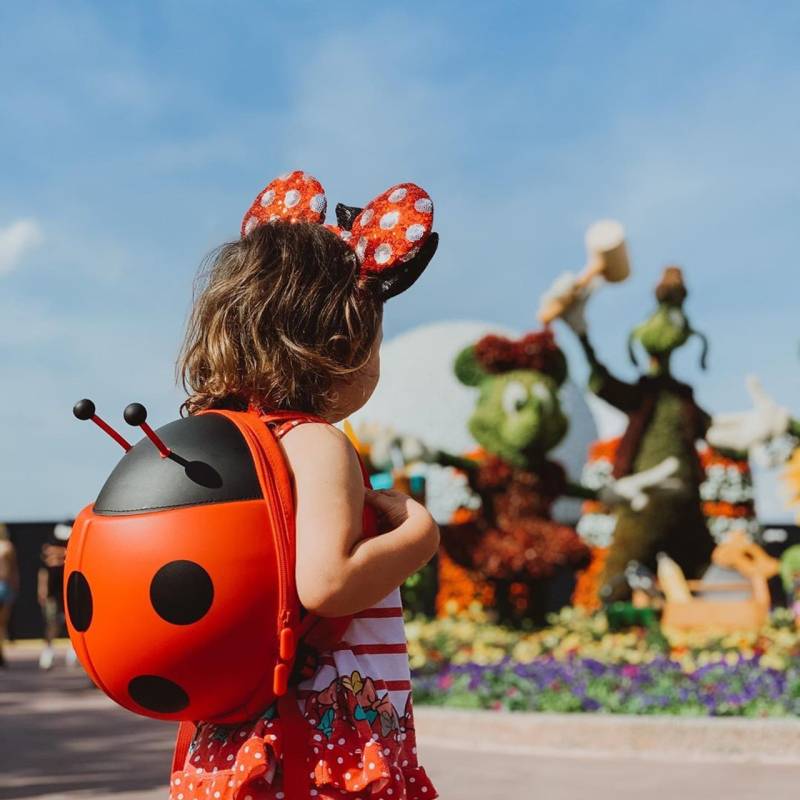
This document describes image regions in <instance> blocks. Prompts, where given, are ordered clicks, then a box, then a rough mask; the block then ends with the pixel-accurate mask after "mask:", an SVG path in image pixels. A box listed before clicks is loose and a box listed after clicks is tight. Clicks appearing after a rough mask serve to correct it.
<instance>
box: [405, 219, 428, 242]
mask: <svg viewBox="0 0 800 800" xmlns="http://www.w3.org/2000/svg"><path fill="white" fill-rule="evenodd" d="M424 235H425V226H424V225H420V224H419V223H415V224H414V225H409V226H408V227H407V228H406V239H407V240H408V241H409V242H418V241H419V240H420V239H421V238H422V237H423V236H424Z"/></svg>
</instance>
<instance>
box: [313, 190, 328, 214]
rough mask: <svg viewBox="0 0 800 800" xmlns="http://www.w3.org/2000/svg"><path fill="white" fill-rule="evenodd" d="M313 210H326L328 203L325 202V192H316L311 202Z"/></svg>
mask: <svg viewBox="0 0 800 800" xmlns="http://www.w3.org/2000/svg"><path fill="white" fill-rule="evenodd" d="M309 205H310V206H311V210H312V211H316V212H318V213H320V214H321V213H322V212H323V211H325V206H327V203H326V202H325V195H324V194H315V195H314V196H313V197H312V198H311V202H309Z"/></svg>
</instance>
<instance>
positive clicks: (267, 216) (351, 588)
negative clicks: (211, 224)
mask: <svg viewBox="0 0 800 800" xmlns="http://www.w3.org/2000/svg"><path fill="white" fill-rule="evenodd" d="M357 212H360V213H357ZM324 213H325V199H324V194H323V193H322V187H321V186H320V185H319V184H318V183H317V182H316V181H315V180H314V179H313V178H312V177H311V176H309V175H307V174H305V173H301V172H295V173H291V174H290V175H287V176H283V177H282V178H280V179H277V180H276V181H273V182H272V183H271V184H270V185H269V186H267V188H266V189H265V190H264V191H263V192H262V193H261V194H260V195H259V196H258V197H257V198H256V201H255V202H254V203H253V206H252V207H251V209H250V211H249V212H248V214H247V215H246V216H245V220H244V222H243V226H242V228H243V230H242V233H243V235H242V239H241V240H240V241H237V242H233V243H230V244H226V245H224V246H222V247H221V248H220V249H219V250H218V251H217V252H216V254H215V255H214V256H213V258H212V259H211V261H210V267H209V269H208V270H207V272H206V274H205V275H204V284H203V286H202V288H201V290H200V292H199V294H198V295H197V297H196V300H195V304H194V308H193V310H192V313H191V317H190V322H189V327H188V331H187V336H186V341H185V343H184V348H183V351H182V354H181V358H180V361H179V370H180V372H181V374H182V376H183V380H184V385H185V386H186V387H187V389H188V391H189V397H188V399H187V400H186V403H185V408H186V410H187V411H188V413H195V412H197V411H200V410H203V409H206V408H233V409H246V408H248V407H250V408H256V409H259V410H261V411H263V412H264V414H265V419H266V420H268V421H269V424H270V426H271V427H272V430H273V432H274V433H275V435H276V436H277V437H278V439H279V440H280V442H281V444H282V446H283V450H284V453H285V456H286V459H287V463H288V465H289V468H290V471H291V473H292V475H293V480H294V486H295V503H296V540H297V559H296V584H297V592H298V596H299V599H300V602H301V604H302V606H303V607H304V609H305V610H306V611H308V612H310V613H313V614H315V615H317V616H319V617H323V618H326V619H337V618H342V617H345V618H352V621H350V622H349V626H348V627H346V629H345V630H344V634H343V635H342V636H341V637H340V639H341V640H340V642H339V644H337V645H335V646H333V647H332V648H331V649H330V650H329V651H328V652H323V653H322V654H320V657H319V658H318V660H317V662H316V668H315V671H314V673H313V675H311V676H310V677H308V678H306V679H304V680H302V682H300V683H299V685H298V686H297V696H298V700H299V703H300V707H301V711H302V715H303V720H304V722H303V727H302V728H301V729H300V731H299V736H298V734H297V733H293V735H295V736H298V738H302V739H303V742H302V745H303V747H304V748H305V751H306V754H307V763H308V788H307V791H306V792H305V793H304V795H303V796H304V797H314V798H320V800H327V799H328V798H330V799H331V800H332V799H333V798H337V800H338V799H339V798H353V800H356V799H357V798H364V800H366V798H386V799H387V800H403V798H409V799H410V800H422V798H425V799H426V800H427V799H428V798H434V797H436V796H437V795H436V790H435V789H434V787H433V785H432V784H431V782H430V780H429V779H428V777H427V776H426V774H425V771H424V770H423V769H422V767H420V766H419V764H418V762H417V749H416V744H415V737H414V722H413V714H412V707H411V683H410V673H409V666H408V656H407V649H406V639H405V633H404V628H403V616H402V613H403V612H402V607H401V602H400V591H399V588H398V587H399V586H400V584H401V583H402V582H403V581H404V580H405V579H406V578H407V577H408V576H409V575H411V574H412V573H413V572H415V571H416V570H418V569H419V568H420V567H421V566H422V565H424V564H425V563H426V562H427V561H428V560H429V559H430V558H431V557H432V556H433V554H434V553H435V551H436V549H437V547H438V542H439V532H438V529H437V527H436V524H435V523H434V521H433V519H432V518H431V516H430V514H429V513H428V512H427V510H426V509H425V508H424V507H423V506H422V505H420V504H419V503H416V502H415V501H414V500H412V499H411V498H409V497H406V496H404V495H402V494H400V493H398V492H374V491H371V490H370V489H368V488H365V485H364V479H363V473H362V468H361V465H360V462H359V459H358V456H357V454H356V452H355V450H354V449H353V447H352V446H351V444H350V442H349V441H348V439H347V438H346V437H345V436H344V435H343V434H342V433H341V432H340V431H338V430H337V429H336V428H334V427H333V423H336V422H338V421H340V420H343V419H344V418H346V417H347V416H348V415H350V414H352V413H353V412H354V411H356V410H358V409H359V408H360V407H361V406H363V405H364V403H365V402H366V401H367V400H368V399H369V397H370V395H371V394H372V392H373V391H374V389H375V386H376V384H377V382H378V377H379V373H380V361H379V348H380V343H381V336H382V332H381V324H382V313H383V302H384V300H385V299H386V298H388V297H390V296H392V295H393V294H396V293H398V292H399V291H402V290H403V289H405V288H407V287H408V286H409V285H410V284H411V283H413V281H414V280H415V279H416V278H417V277H418V276H419V275H420V274H421V272H422V270H423V269H424V268H425V266H426V265H427V263H428V261H429V260H430V258H431V257H432V256H433V252H434V251H435V249H436V243H437V241H436V234H431V233H430V227H431V223H432V213H433V208H432V205H431V202H430V199H429V198H428V197H427V195H426V194H425V193H424V192H423V191H422V190H421V189H419V187H416V186H414V185H413V184H402V185H400V186H398V187H393V189H390V190H388V191H387V192H385V193H384V194H383V195H381V196H380V197H378V198H376V200H374V201H373V202H372V203H370V204H369V205H368V206H367V207H366V208H365V209H364V210H363V211H362V210H360V209H352V208H348V207H345V206H339V207H338V208H337V215H338V216H339V219H340V222H342V223H343V224H344V226H346V227H347V228H348V229H347V230H344V229H337V228H333V227H326V226H324V225H323V224H321V223H322V220H323V218H324ZM351 242H352V244H353V245H354V246H353V247H351V245H350V243H351ZM381 248H383V249H381ZM387 252H388V253H389V255H387ZM365 504H366V506H367V511H368V510H369V509H372V510H373V511H374V514H373V515H372V518H373V520H375V519H377V526H375V525H373V526H371V527H373V528H375V527H377V530H368V529H365V526H364V520H365V519H367V518H368V517H369V514H365ZM368 527H370V526H368ZM376 533H377V534H379V535H370V534H376ZM344 624H345V625H347V622H345V623H344ZM282 723H284V724H283V727H282ZM285 723H286V721H285V720H281V719H280V718H279V717H278V714H277V712H276V710H275V708H274V707H271V708H267V709H264V712H263V714H262V715H261V716H260V717H259V718H258V719H255V720H252V721H250V722H247V723H244V724H242V725H238V726H222V725H217V724H213V723H203V722H201V723H199V724H198V726H197V731H196V734H195V737H194V740H193V742H192V745H191V746H190V749H189V753H188V756H187V758H186V761H185V763H184V764H182V765H179V768H178V769H177V770H176V771H174V772H173V775H172V781H171V794H170V799H171V800H192V799H193V798H198V799H199V800H206V798H215V799H217V800H219V798H228V799H229V800H266V798H270V799H271V798H275V799H276V800H281V798H284V796H285V791H286V786H285V784H284V780H283V777H284V775H283V770H282V755H281V754H282V752H285V749H286V747H287V738H288V731H287V727H288V726H287V725H286V724H285ZM292 730H293V732H294V731H295V730H296V728H295V727H293V728H292ZM286 800H300V798H295V797H293V796H288V797H287V798H286Z"/></svg>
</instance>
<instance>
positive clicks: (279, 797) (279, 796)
mask: <svg viewBox="0 0 800 800" xmlns="http://www.w3.org/2000/svg"><path fill="white" fill-rule="evenodd" d="M284 797H285V795H284V793H283V792H276V793H275V800H283V798H284ZM244 800H247V798H246V797H245V799H244Z"/></svg>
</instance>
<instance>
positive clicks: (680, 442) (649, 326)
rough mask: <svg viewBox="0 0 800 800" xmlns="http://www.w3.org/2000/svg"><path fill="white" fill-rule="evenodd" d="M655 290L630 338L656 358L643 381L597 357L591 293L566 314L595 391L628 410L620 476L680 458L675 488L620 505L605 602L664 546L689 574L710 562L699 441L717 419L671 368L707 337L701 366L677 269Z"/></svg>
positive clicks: (617, 466)
mask: <svg viewBox="0 0 800 800" xmlns="http://www.w3.org/2000/svg"><path fill="white" fill-rule="evenodd" d="M655 293H656V300H657V302H658V306H657V308H656V310H655V311H654V312H653V314H651V315H650V317H649V318H648V319H646V320H645V321H644V322H643V323H641V324H640V325H638V326H637V327H636V328H634V329H633V331H632V332H631V334H630V337H629V345H628V349H629V353H630V357H631V360H632V361H633V363H634V364H637V359H636V354H635V345H636V344H637V343H638V344H639V345H641V346H642V347H643V348H644V350H645V352H646V353H647V355H648V358H649V365H648V370H647V373H646V374H644V375H642V376H641V377H640V378H639V380H638V381H637V382H636V383H626V382H625V381H622V380H619V379H618V378H616V377H614V376H613V375H612V374H611V373H610V372H609V370H608V369H607V368H606V367H605V365H603V364H602V363H601V362H600V360H599V359H598V358H597V356H596V354H595V351H594V348H593V347H592V345H591V343H590V341H589V337H588V334H587V331H586V323H585V320H584V317H583V305H584V303H585V300H586V298H587V297H588V291H585V292H583V293H582V294H581V295H580V299H579V300H578V302H576V303H575V304H574V305H573V307H572V308H571V309H570V310H568V312H567V313H566V314H564V320H565V322H567V324H568V325H569V326H570V327H571V328H572V329H573V331H575V333H576V334H577V335H578V339H579V341H580V343H581V346H582V348H583V351H584V353H585V354H586V358H587V360H588V362H589V367H590V370H591V374H590V378H589V389H590V390H591V391H592V392H593V393H594V394H596V395H597V396H598V397H601V398H602V399H603V400H605V401H606V402H608V403H610V404H611V405H612V406H614V407H616V408H618V409H619V410H620V411H623V412H624V413H625V414H626V415H627V416H628V426H627V429H626V431H625V433H624V435H623V437H622V441H621V443H620V446H619V449H618V451H617V455H616V458H615V462H614V470H613V475H614V477H615V478H617V479H619V478H623V477H625V476H630V475H636V474H638V473H641V472H643V471H646V470H649V469H651V468H653V467H655V466H656V465H659V464H661V463H662V462H663V461H664V459H666V458H672V459H675V460H676V462H677V464H678V467H677V470H676V471H675V473H674V475H673V476H672V478H670V487H669V491H663V492H658V493H655V494H654V495H653V497H652V498H651V502H650V503H648V504H647V505H646V506H645V507H644V508H640V509H637V508H633V507H630V506H618V508H617V510H616V526H615V530H614V542H613V545H612V547H611V550H610V552H609V554H608V559H607V562H606V565H605V570H604V574H603V577H602V579H601V581H602V586H603V588H602V590H601V596H602V597H603V599H604V600H605V601H606V602H611V601H615V600H620V599H625V598H626V597H627V596H628V595H629V593H630V590H629V587H628V586H627V583H626V582H625V580H624V572H625V567H626V566H627V564H628V563H629V562H630V561H638V562H640V563H641V564H644V565H645V566H647V567H648V568H650V569H653V570H654V569H655V567H656V555H657V554H658V553H659V552H661V551H663V552H665V553H667V554H668V555H669V556H670V557H671V558H672V559H673V560H675V561H676V562H677V563H678V564H679V565H680V567H681V569H683V571H684V573H685V574H686V575H687V577H690V578H695V577H699V576H700V575H701V574H702V572H703V571H704V569H705V568H706V566H707V565H708V563H709V560H710V556H711V551H712V550H713V548H714V542H713V539H712V537H711V535H710V534H709V532H708V529H707V527H706V523H705V519H704V517H703V513H702V507H701V501H700V494H699V487H700V483H701V481H702V470H701V467H700V464H699V461H698V456H697V450H696V448H695V442H696V441H697V440H698V439H702V438H704V437H705V434H706V430H707V429H708V427H709V425H710V423H711V417H710V416H709V415H708V414H707V413H706V412H705V411H704V410H703V409H702V408H700V406H698V405H697V403H696V402H695V400H694V394H693V392H692V388H691V387H690V386H688V385H687V384H685V383H681V382H680V381H678V380H676V379H675V378H674V377H673V376H672V373H671V369H670V361H671V357H672V354H673V352H674V351H675V350H677V349H678V348H679V347H682V346H683V345H684V344H685V343H686V342H687V341H688V340H689V338H690V337H691V336H693V335H696V336H699V337H700V338H701V339H702V342H703V351H702V356H701V366H702V367H703V368H705V365H706V354H707V349H708V347H707V342H706V339H705V337H703V336H702V335H701V334H698V333H697V332H696V331H695V330H694V329H693V328H692V326H691V325H690V323H689V320H688V319H687V317H686V314H685V313H684V311H683V303H684V301H685V299H686V295H687V291H686V287H685V285H684V282H683V275H682V273H681V270H680V269H679V268H678V267H667V268H666V269H665V270H664V275H663V277H662V279H661V281H660V282H659V284H658V286H657V287H656V292H655ZM662 488H666V487H662Z"/></svg>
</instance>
